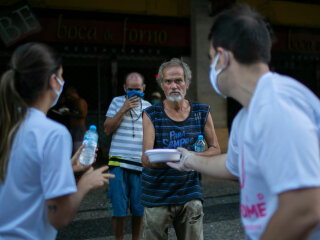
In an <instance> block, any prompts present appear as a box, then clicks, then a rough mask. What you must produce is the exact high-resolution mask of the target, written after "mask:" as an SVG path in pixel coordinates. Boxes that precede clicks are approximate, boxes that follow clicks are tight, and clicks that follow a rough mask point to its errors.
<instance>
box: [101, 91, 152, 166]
mask: <svg viewBox="0 0 320 240" xmlns="http://www.w3.org/2000/svg"><path fill="white" fill-rule="evenodd" d="M125 100H126V96H119V97H115V98H114V99H113V100H112V102H111V104H110V106H109V109H108V111H107V113H106V117H110V118H113V117H114V116H115V115H116V114H117V112H118V111H119V110H120V109H121V107H122V106H123V104H124V102H125ZM149 106H151V104H150V103H149V102H147V101H145V100H143V99H142V100H141V104H140V106H139V107H137V108H134V109H131V111H128V112H127V113H126V114H125V115H124V117H123V120H122V122H121V124H120V126H119V127H118V128H117V130H116V131H115V132H114V133H113V135H112V141H111V147H110V152H109V158H110V159H111V160H116V161H118V162H120V167H122V168H127V169H131V170H136V171H142V163H141V156H142V134H143V131H142V130H143V129H142V112H143V110H144V109H145V108H147V107H149ZM130 112H131V113H130Z"/></svg>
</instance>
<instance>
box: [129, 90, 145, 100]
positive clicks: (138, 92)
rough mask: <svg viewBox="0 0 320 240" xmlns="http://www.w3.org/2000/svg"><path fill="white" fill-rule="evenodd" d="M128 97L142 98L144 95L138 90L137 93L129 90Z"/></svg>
mask: <svg viewBox="0 0 320 240" xmlns="http://www.w3.org/2000/svg"><path fill="white" fill-rule="evenodd" d="M127 96H128V98H132V97H134V96H138V97H139V98H142V97H143V96H144V93H142V92H140V91H136V90H135V91H130V90H127Z"/></svg>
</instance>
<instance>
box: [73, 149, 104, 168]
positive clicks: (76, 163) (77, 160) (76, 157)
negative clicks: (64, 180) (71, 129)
mask: <svg viewBox="0 0 320 240" xmlns="http://www.w3.org/2000/svg"><path fill="white" fill-rule="evenodd" d="M85 146H86V145H85V144H82V145H81V146H80V147H79V149H78V150H77V151H76V153H75V154H74V155H73V156H72V158H71V164H72V169H73V172H74V173H81V172H85V171H87V170H88V169H89V168H90V167H91V165H92V164H93V163H95V161H96V159H97V152H98V148H96V154H95V156H94V160H93V163H92V164H90V165H83V164H81V163H80V154H81V152H82V149H84V147H85Z"/></svg>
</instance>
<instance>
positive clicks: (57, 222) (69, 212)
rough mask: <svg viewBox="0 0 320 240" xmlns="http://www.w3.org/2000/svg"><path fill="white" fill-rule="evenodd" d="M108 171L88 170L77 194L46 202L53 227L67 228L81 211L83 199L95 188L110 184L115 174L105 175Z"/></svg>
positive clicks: (79, 183) (103, 169)
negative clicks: (78, 211)
mask: <svg viewBox="0 0 320 240" xmlns="http://www.w3.org/2000/svg"><path fill="white" fill-rule="evenodd" d="M107 169H108V167H107V166H105V167H101V168H99V169H97V170H95V171H93V170H92V169H90V170H88V171H87V172H86V173H85V174H84V175H83V176H82V177H81V178H80V180H79V182H78V185H77V188H78V190H77V192H75V193H73V194H68V195H64V196H61V197H57V198H53V199H49V200H46V205H47V212H48V218H49V221H50V223H51V225H52V226H54V227H55V228H56V229H61V228H63V227H65V226H66V225H67V224H68V223H69V222H70V221H71V220H72V218H73V216H74V215H75V214H76V212H77V210H78V209H79V206H80V203H81V201H82V199H83V197H84V196H85V195H86V194H87V193H88V192H89V191H90V190H91V189H94V188H98V187H101V186H103V185H104V184H108V182H109V180H108V179H109V178H113V177H114V175H113V174H108V173H103V172H104V171H106V170H107Z"/></svg>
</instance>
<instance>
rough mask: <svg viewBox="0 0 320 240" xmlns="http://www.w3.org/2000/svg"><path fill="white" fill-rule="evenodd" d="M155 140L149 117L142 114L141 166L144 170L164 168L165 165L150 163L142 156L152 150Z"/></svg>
mask: <svg viewBox="0 0 320 240" xmlns="http://www.w3.org/2000/svg"><path fill="white" fill-rule="evenodd" d="M154 140H155V130H154V126H153V124H152V122H151V120H150V118H149V116H148V115H147V114H145V113H143V143H142V144H143V145H142V157H141V161H142V165H143V167H145V168H159V167H166V166H167V165H166V164H165V163H150V161H149V158H148V157H147V156H146V155H145V154H144V152H145V151H146V150H149V149H153V147H154Z"/></svg>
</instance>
